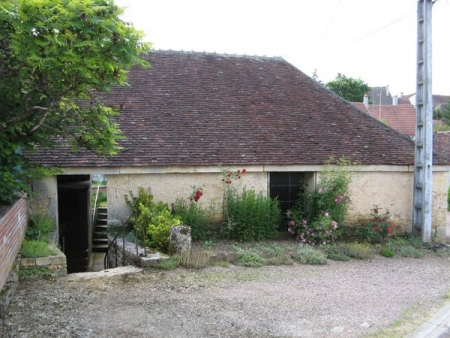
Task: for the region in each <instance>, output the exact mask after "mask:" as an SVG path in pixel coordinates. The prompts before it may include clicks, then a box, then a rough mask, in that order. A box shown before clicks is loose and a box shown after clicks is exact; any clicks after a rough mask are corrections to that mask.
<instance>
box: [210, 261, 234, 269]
mask: <svg viewBox="0 0 450 338" xmlns="http://www.w3.org/2000/svg"><path fill="white" fill-rule="evenodd" d="M211 265H212V266H220V267H221V268H228V267H229V266H230V263H229V262H228V261H216V262H214V263H212V264H211Z"/></svg>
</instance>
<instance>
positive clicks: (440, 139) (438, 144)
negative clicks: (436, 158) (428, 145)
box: [433, 131, 450, 159]
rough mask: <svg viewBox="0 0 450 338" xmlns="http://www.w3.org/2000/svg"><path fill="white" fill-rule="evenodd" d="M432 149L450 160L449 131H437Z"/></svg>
mask: <svg viewBox="0 0 450 338" xmlns="http://www.w3.org/2000/svg"><path fill="white" fill-rule="evenodd" d="M433 149H434V151H436V152H439V153H441V154H442V155H444V156H446V157H447V158H449V159H450V131H438V132H437V133H435V134H434V136H433Z"/></svg>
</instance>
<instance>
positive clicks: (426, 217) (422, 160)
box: [412, 0, 435, 242]
mask: <svg viewBox="0 0 450 338" xmlns="http://www.w3.org/2000/svg"><path fill="white" fill-rule="evenodd" d="M434 1H435V0H434ZM434 1H433V0H418V2H417V86H416V88H417V90H416V138H415V150H414V206H413V210H414V212H413V229H412V231H413V233H414V234H421V235H422V241H423V242H431V228H432V227H431V225H432V217H431V211H432V198H433V189H432V188H433V187H432V186H433V95H432V90H431V46H432V44H431V10H432V6H433V2H434Z"/></svg>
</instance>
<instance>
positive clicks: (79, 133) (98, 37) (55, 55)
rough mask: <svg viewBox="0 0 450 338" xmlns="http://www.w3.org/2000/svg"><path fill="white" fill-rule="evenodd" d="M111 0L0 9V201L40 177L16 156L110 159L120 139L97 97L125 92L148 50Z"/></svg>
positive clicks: (19, 2)
mask: <svg viewBox="0 0 450 338" xmlns="http://www.w3.org/2000/svg"><path fill="white" fill-rule="evenodd" d="M122 12H123V11H122V9H120V8H119V7H117V6H116V5H115V4H114V2H113V1H112V0H84V1H78V0H15V1H2V2H1V5H0V46H1V47H0V64H1V65H2V67H1V68H0V110H1V112H2V113H1V115H0V196H1V197H0V199H1V200H2V201H6V202H11V200H13V199H14V198H15V196H14V193H15V192H16V191H18V190H23V189H26V188H27V183H28V182H29V180H30V179H31V178H35V177H37V178H39V175H43V174H48V172H47V171H46V169H45V168H36V167H34V166H33V165H32V164H31V163H28V162H26V160H25V159H24V158H23V157H22V156H21V155H20V153H19V152H20V150H27V151H33V150H35V149H36V147H37V146H42V147H47V146H53V145H55V144H56V143H58V144H65V143H68V144H70V145H72V146H73V147H74V149H77V148H78V147H80V146H82V147H87V148H91V149H93V150H94V151H95V152H97V153H98V154H101V155H108V154H114V153H116V152H117V150H118V149H119V145H118V143H117V141H118V140H119V139H120V137H121V133H120V130H119V127H118V124H117V123H116V122H115V121H114V117H115V116H117V115H118V112H117V111H116V110H115V109H113V108H111V107H106V106H105V105H104V103H103V102H102V99H101V97H100V96H99V95H98V94H97V93H98V92H107V91H109V89H110V88H111V86H113V85H119V86H120V85H126V75H127V72H128V70H129V69H130V68H131V67H132V66H133V65H139V66H142V67H149V64H148V62H147V61H145V60H143V59H141V58H140V57H139V55H140V54H142V53H145V52H148V51H149V50H150V45H149V44H147V43H143V42H142V38H143V37H144V34H143V32H140V31H137V30H135V29H134V28H133V26H132V25H131V24H128V23H125V22H124V21H122V20H121V19H120V15H121V14H122Z"/></svg>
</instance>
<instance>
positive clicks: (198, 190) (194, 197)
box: [189, 185, 203, 202]
mask: <svg viewBox="0 0 450 338" xmlns="http://www.w3.org/2000/svg"><path fill="white" fill-rule="evenodd" d="M202 196H203V188H202V187H196V186H195V185H194V186H193V187H192V193H191V196H189V199H190V200H191V201H195V202H198V200H199V199H200V197H202Z"/></svg>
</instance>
